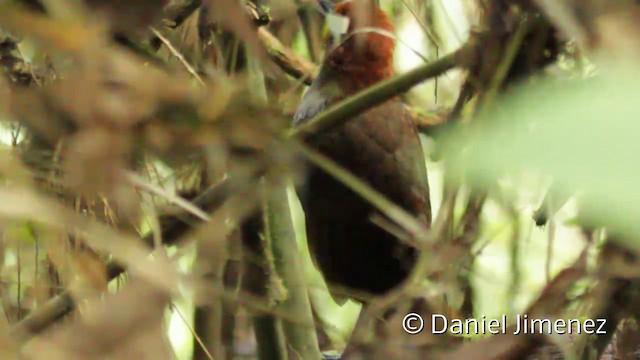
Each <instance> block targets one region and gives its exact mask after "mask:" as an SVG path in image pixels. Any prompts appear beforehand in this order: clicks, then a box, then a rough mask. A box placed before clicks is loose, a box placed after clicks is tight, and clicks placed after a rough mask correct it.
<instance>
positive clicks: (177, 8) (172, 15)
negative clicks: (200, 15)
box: [162, 0, 202, 29]
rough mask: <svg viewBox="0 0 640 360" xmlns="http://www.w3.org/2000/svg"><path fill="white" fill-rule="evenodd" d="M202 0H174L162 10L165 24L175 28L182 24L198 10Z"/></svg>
mask: <svg viewBox="0 0 640 360" xmlns="http://www.w3.org/2000/svg"><path fill="white" fill-rule="evenodd" d="M200 5H202V0H172V1H171V2H170V3H169V4H168V5H167V6H165V7H164V10H163V11H162V14H163V18H164V19H163V20H162V23H163V24H164V26H166V27H169V28H172V29H175V28H177V27H178V26H180V25H181V24H182V23H183V22H184V21H185V20H186V19H187V18H188V17H189V16H191V14H193V12H194V11H196V10H197V9H198V8H199V7H200Z"/></svg>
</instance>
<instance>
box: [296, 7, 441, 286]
mask: <svg viewBox="0 0 640 360" xmlns="http://www.w3.org/2000/svg"><path fill="white" fill-rule="evenodd" d="M355 6H356V5H354V4H353V3H351V2H346V3H342V4H340V5H338V6H337V7H336V9H335V12H336V13H338V14H341V15H343V16H346V17H347V18H349V19H350V26H349V33H350V34H351V35H349V33H348V34H347V39H346V40H344V41H343V42H342V43H341V44H340V45H338V46H337V47H336V48H335V49H333V50H332V51H330V52H329V53H328V55H327V57H326V59H325V61H324V63H323V66H322V68H321V70H320V74H319V75H318V78H317V79H316V80H315V82H314V83H313V84H312V85H311V87H310V88H309V90H308V91H307V93H306V94H305V97H304V99H303V102H302V104H301V105H300V107H299V109H298V111H297V113H296V116H295V118H294V120H295V123H296V124H299V123H304V122H305V121H306V120H307V119H309V118H310V117H312V116H313V115H315V114H316V113H318V112H320V111H321V110H322V109H324V108H325V107H327V106H329V105H331V104H333V103H335V102H337V101H339V100H341V99H343V98H345V97H348V96H350V95H352V94H354V93H356V92H358V91H360V90H362V89H364V88H366V87H368V86H370V85H373V84H375V83H376V82H378V81H380V80H382V79H384V78H387V77H390V76H392V75H393V70H392V65H393V51H394V47H395V41H394V39H393V38H391V37H389V36H388V35H386V33H384V32H385V31H386V32H392V31H393V27H392V26H391V23H390V22H389V19H388V18H387V16H386V15H385V14H384V12H382V11H381V10H380V9H378V8H377V7H369V6H368V5H365V6H366V7H363V9H369V10H371V12H370V15H371V16H362V19H364V20H365V22H363V21H362V20H361V19H356V18H355V17H354V16H353V14H354V9H353V8H354V7H355ZM367 19H368V21H367ZM359 20H360V21H359ZM365 27H366V28H378V29H382V30H383V32H382V33H381V32H358V31H356V33H355V34H353V31H354V30H359V29H363V28H365ZM308 143H309V144H310V145H311V146H313V147H314V148H316V149H317V150H319V151H320V152H321V153H323V154H324V155H326V156H328V157H330V158H331V159H333V160H335V161H336V162H338V163H339V164H340V165H342V166H343V167H345V168H347V169H348V170H350V171H351V172H352V173H353V174H355V175H356V176H358V177H359V178H361V179H363V180H365V181H366V182H367V183H368V184H369V185H371V186H372V187H373V188H374V189H376V190H377V191H379V192H381V193H382V194H384V195H385V196H386V197H387V198H389V199H390V200H392V201H393V202H395V203H396V204H398V205H399V206H401V207H402V208H404V209H405V210H407V211H409V212H410V213H412V214H414V215H415V216H416V217H417V218H419V219H420V220H421V221H423V222H424V223H425V225H427V226H428V225H429V223H430V221H431V209H430V205H429V188H428V184H427V171H426V168H425V163H424V157H423V153H422V148H421V145H420V139H419V137H418V133H417V131H416V128H415V127H414V125H413V122H412V121H411V117H410V115H409V113H408V112H407V110H406V109H405V108H404V106H403V105H402V103H400V101H399V100H398V99H392V100H389V101H387V102H385V103H383V104H381V105H379V106H376V107H374V108H372V109H370V110H368V111H366V112H365V113H363V114H361V115H360V116H358V117H357V118H355V119H351V120H350V121H349V122H347V123H346V124H345V125H343V126H340V127H338V128H335V129H333V130H330V131H328V132H325V133H322V134H317V135H315V136H313V137H311V138H309V139H308ZM307 186H308V187H307V188H306V191H305V192H304V193H303V194H301V199H302V203H303V207H304V210H305V216H306V222H307V235H308V236H307V237H308V240H309V244H310V248H311V251H312V255H313V258H314V259H315V261H316V264H317V266H318V267H319V269H320V270H321V272H322V273H323V274H324V277H325V279H326V280H327V282H328V283H329V284H330V285H339V286H340V287H346V288H351V289H353V290H356V291H358V292H366V293H371V294H382V293H385V292H387V291H389V290H390V289H392V288H393V287H395V286H397V285H398V284H399V283H400V282H402V280H404V279H405V278H406V277H407V275H408V273H409V272H410V270H411V268H412V266H413V264H414V262H415V256H416V254H415V250H414V249H413V248H411V247H409V246H407V245H405V244H403V243H400V242H399V241H398V240H397V239H396V238H395V237H394V236H393V235H391V234H390V233H388V232H387V231H386V230H384V229H382V228H381V227H379V226H377V225H376V224H374V223H373V222H372V221H371V216H372V215H373V214H374V213H376V212H377V210H376V209H375V208H374V207H372V206H371V205H370V204H369V203H368V202H366V201H365V200H363V199H362V198H361V197H360V196H358V195H357V194H355V193H354V192H352V191H351V190H349V189H348V188H347V187H345V186H344V185H343V184H342V183H340V182H338V181H337V180H335V179H334V178H333V177H332V176H331V175H329V174H327V173H325V172H323V171H321V170H319V169H312V170H311V171H310V174H309V177H308V182H307ZM335 289H336V287H334V288H333V290H334V291H333V293H334V294H336V291H335ZM351 294H352V293H351V292H347V293H346V295H348V296H350V295H351Z"/></svg>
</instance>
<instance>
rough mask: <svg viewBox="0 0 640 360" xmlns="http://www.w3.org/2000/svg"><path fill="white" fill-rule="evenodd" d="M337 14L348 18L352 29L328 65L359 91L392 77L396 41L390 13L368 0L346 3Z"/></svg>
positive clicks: (329, 58)
mask: <svg viewBox="0 0 640 360" xmlns="http://www.w3.org/2000/svg"><path fill="white" fill-rule="evenodd" d="M334 13H335V14H337V15H340V16H343V17H345V18H346V19H348V21H349V27H348V29H347V32H346V34H345V35H344V36H343V40H342V42H340V43H339V44H338V45H337V46H336V47H335V48H334V49H333V50H330V52H329V53H328V54H327V57H326V59H325V63H327V64H328V65H331V66H332V67H334V68H336V69H337V70H338V71H340V72H341V73H343V75H344V76H345V77H346V79H345V80H349V81H353V83H354V85H355V86H356V87H359V88H361V87H367V86H369V85H372V84H374V83H376V82H378V81H380V80H382V79H385V78H387V77H390V76H392V75H393V53H394V49H395V39H394V35H393V31H394V28H393V25H392V24H391V21H390V20H389V17H388V16H387V14H385V12H384V11H382V10H381V9H380V8H379V7H378V6H377V5H375V4H374V3H373V2H371V1H367V0H352V1H345V2H343V3H340V4H338V5H337V6H336V7H335V9H334Z"/></svg>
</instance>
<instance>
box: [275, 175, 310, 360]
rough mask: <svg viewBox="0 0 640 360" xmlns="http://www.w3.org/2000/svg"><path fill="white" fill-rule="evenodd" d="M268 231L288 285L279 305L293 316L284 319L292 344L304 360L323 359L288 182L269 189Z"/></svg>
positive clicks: (285, 283)
mask: <svg viewBox="0 0 640 360" xmlns="http://www.w3.org/2000/svg"><path fill="white" fill-rule="evenodd" d="M265 225H266V230H267V234H268V235H267V236H268V237H269V239H270V243H271V248H272V251H273V257H274V262H275V267H276V272H277V273H278V274H279V275H280V279H281V280H282V282H283V285H284V287H285V288H286V290H287V296H286V299H285V300H284V301H283V302H282V303H280V304H279V308H280V310H281V311H282V312H283V313H287V314H290V315H291V319H297V320H301V321H296V322H292V321H290V320H287V319H282V326H283V330H284V333H285V336H286V338H287V342H288V344H289V345H290V346H291V348H292V349H293V351H294V352H295V353H296V357H297V358H300V359H320V358H322V355H321V354H320V349H319V347H318V338H317V336H316V331H315V328H314V327H313V326H309V325H308V324H313V315H312V313H311V303H310V301H309V294H308V292H307V286H306V283H305V278H304V271H303V269H302V263H301V260H300V252H299V250H298V245H297V242H296V234H295V231H294V227H293V220H292V218H291V207H290V204H289V198H288V194H287V187H286V185H284V184H276V185H275V186H274V188H272V189H271V191H269V195H268V198H267V205H266V224H265Z"/></svg>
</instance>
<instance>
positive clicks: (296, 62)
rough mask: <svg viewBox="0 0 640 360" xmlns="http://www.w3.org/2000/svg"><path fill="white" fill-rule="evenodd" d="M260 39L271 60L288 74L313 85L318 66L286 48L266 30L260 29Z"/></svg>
mask: <svg viewBox="0 0 640 360" xmlns="http://www.w3.org/2000/svg"><path fill="white" fill-rule="evenodd" d="M258 38H260V40H261V41H262V42H263V43H264V45H265V48H266V49H267V54H268V55H269V58H270V59H271V60H272V61H273V62H274V63H275V64H276V65H278V67H280V69H282V71H284V72H285V73H286V74H288V75H290V76H293V77H294V78H296V79H302V80H303V81H304V83H305V84H307V85H311V82H313V80H314V79H315V77H316V76H315V74H316V72H317V69H316V65H315V64H313V63H311V62H309V61H307V59H305V58H303V57H302V56H300V55H298V54H297V53H295V52H294V51H293V50H291V49H289V48H288V47H286V46H284V45H283V44H282V43H281V42H280V40H278V39H277V38H276V37H275V36H273V34H271V33H270V32H269V31H267V30H266V29H265V28H260V29H258Z"/></svg>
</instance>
